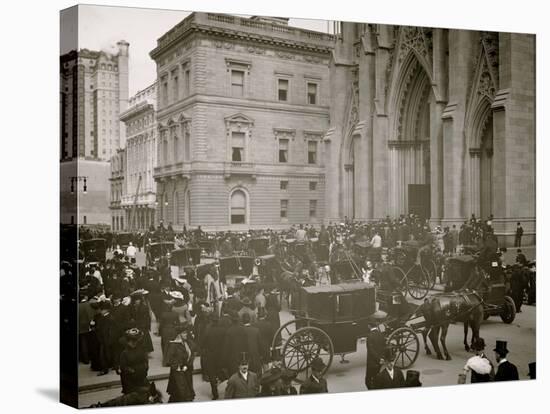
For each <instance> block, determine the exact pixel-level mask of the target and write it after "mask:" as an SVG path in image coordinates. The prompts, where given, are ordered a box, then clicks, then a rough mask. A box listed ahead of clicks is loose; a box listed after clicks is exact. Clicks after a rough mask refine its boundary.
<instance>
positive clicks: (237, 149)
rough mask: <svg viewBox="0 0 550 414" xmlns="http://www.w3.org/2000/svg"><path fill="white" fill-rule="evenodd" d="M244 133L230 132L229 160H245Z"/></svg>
mask: <svg viewBox="0 0 550 414" xmlns="http://www.w3.org/2000/svg"><path fill="white" fill-rule="evenodd" d="M244 141H245V133H244V132H236V131H233V132H231V161H236V162H240V161H245V153H244V147H245V143H244Z"/></svg>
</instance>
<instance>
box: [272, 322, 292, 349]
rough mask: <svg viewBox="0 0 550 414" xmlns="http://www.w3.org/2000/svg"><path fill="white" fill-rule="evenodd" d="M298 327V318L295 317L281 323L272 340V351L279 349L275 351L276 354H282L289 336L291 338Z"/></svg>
mask: <svg viewBox="0 0 550 414" xmlns="http://www.w3.org/2000/svg"><path fill="white" fill-rule="evenodd" d="M298 329H299V328H298V327H297V326H296V319H293V320H291V321H288V322H287V323H285V324H283V325H281V326H280V327H279V329H277V332H275V335H274V336H273V340H272V341H271V349H272V351H278V352H275V354H278V355H282V349H283V346H284V344H285V343H286V342H287V341H288V338H290V337H291V336H292V335H293V334H294V332H296V331H297V330H298Z"/></svg>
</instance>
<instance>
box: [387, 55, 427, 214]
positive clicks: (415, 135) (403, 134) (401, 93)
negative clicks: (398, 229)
mask: <svg viewBox="0 0 550 414" xmlns="http://www.w3.org/2000/svg"><path fill="white" fill-rule="evenodd" d="M405 62H406V63H405V64H404V65H403V69H402V72H401V73H402V77H401V82H400V84H399V87H398V89H397V91H396V96H395V98H396V99H395V101H394V102H395V105H394V118H393V121H394V124H393V129H392V131H393V133H392V134H390V139H389V140H388V146H389V166H390V179H389V182H390V197H389V198H390V200H389V201H390V203H389V204H390V210H391V213H392V214H393V215H394V216H397V215H399V214H408V213H413V214H418V215H420V216H421V217H424V218H430V216H431V197H430V193H431V191H430V181H431V179H430V141H431V120H432V119H431V118H432V110H433V107H434V104H435V99H434V94H433V92H432V84H431V81H430V79H429V77H428V75H427V73H426V70H425V69H424V67H423V66H422V65H421V63H420V62H419V61H418V59H417V58H416V56H415V54H414V53H413V52H412V51H411V52H410V53H409V56H408V57H407V59H406V61H405Z"/></svg>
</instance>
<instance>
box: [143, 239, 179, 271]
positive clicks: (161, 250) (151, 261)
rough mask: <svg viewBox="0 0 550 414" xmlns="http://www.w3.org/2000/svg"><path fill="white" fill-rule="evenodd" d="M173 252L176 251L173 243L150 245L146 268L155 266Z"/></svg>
mask: <svg viewBox="0 0 550 414" xmlns="http://www.w3.org/2000/svg"><path fill="white" fill-rule="evenodd" d="M172 250H174V243H173V242H155V243H149V245H148V246H147V253H146V256H145V264H146V266H151V267H153V266H155V265H156V264H157V262H158V261H159V260H160V258H161V257H163V256H166V254H168V253H170V252H171V251H172Z"/></svg>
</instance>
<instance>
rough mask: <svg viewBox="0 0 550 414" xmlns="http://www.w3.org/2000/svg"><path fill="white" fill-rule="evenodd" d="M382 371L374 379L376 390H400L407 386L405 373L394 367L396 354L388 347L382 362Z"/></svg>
mask: <svg viewBox="0 0 550 414" xmlns="http://www.w3.org/2000/svg"><path fill="white" fill-rule="evenodd" d="M380 362H381V365H382V370H381V371H380V372H379V373H378V374H377V375H376V377H374V388H375V389H378V390H380V389H387V388H399V387H404V386H405V377H404V376H403V371H401V370H400V369H399V368H397V367H396V366H395V365H394V362H395V353H394V351H393V349H392V348H391V347H387V348H386V349H385V351H384V356H383V358H382V360H381V361H380Z"/></svg>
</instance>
